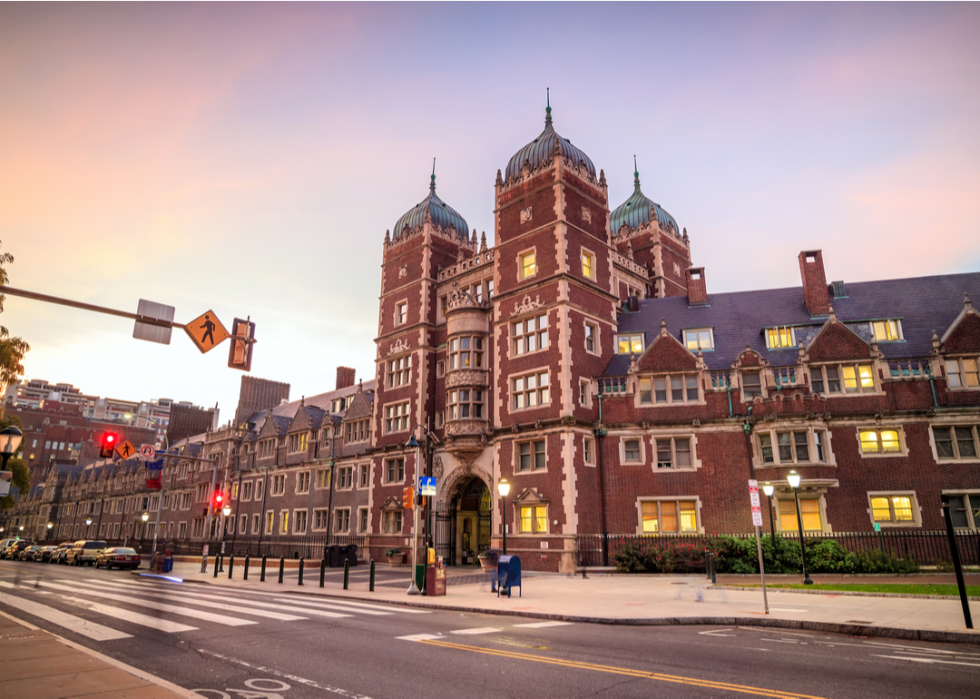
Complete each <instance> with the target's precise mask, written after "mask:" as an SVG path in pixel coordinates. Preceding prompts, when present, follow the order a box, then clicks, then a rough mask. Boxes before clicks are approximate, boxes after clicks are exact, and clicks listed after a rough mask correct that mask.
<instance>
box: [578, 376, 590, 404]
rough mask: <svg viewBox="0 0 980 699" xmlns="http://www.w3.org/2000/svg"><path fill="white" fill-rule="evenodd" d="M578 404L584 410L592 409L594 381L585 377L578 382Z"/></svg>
mask: <svg viewBox="0 0 980 699" xmlns="http://www.w3.org/2000/svg"><path fill="white" fill-rule="evenodd" d="M578 403H579V405H581V406H582V407H583V408H591V407H592V381H591V380H590V379H587V378H585V377H582V378H580V379H579V381H578Z"/></svg>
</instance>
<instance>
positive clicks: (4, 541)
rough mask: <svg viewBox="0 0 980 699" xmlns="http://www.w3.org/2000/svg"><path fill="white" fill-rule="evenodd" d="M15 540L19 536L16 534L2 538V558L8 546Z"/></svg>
mask: <svg viewBox="0 0 980 699" xmlns="http://www.w3.org/2000/svg"><path fill="white" fill-rule="evenodd" d="M15 541H17V537H15V536H14V537H10V538H9V539H2V540H0V558H3V557H4V554H5V553H7V547H8V546H10V545H11V544H12V543H14V542H15Z"/></svg>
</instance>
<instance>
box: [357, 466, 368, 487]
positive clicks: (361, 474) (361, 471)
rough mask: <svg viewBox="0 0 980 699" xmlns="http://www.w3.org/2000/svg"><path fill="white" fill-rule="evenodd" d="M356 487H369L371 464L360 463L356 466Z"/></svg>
mask: <svg viewBox="0 0 980 699" xmlns="http://www.w3.org/2000/svg"><path fill="white" fill-rule="evenodd" d="M357 473H358V485H357V487H358V488H370V487H371V464H360V465H358V467H357Z"/></svg>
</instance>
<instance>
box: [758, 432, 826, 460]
mask: <svg viewBox="0 0 980 699" xmlns="http://www.w3.org/2000/svg"><path fill="white" fill-rule="evenodd" d="M757 436H758V440H759V454H760V457H761V460H762V463H763V464H798V463H826V461H827V453H826V447H825V445H826V438H827V435H826V433H825V432H824V431H823V430H812V431H805V430H804V431H799V432H779V433H775V434H774V433H773V432H759V433H758V435H757ZM774 446H775V449H774Z"/></svg>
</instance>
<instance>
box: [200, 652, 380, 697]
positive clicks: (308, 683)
mask: <svg viewBox="0 0 980 699" xmlns="http://www.w3.org/2000/svg"><path fill="white" fill-rule="evenodd" d="M198 653H204V654H205V655H210V656H211V657H212V658H217V659H218V660H225V661H227V662H229V663H235V664H237V665H241V666H242V667H247V668H250V669H252V670H258V671H259V672H263V673H268V674H270V675H276V676H277V677H284V678H286V679H287V680H292V681H293V682H299V683H300V684H303V685H306V686H307V687H313V688H314V689H322V690H323V691H325V692H330V693H331V694H339V695H340V696H342V697H349V698H350V699H371V698H370V697H368V696H366V695H364V694H355V693H353V692H348V691H347V690H346V689H341V688H340V687H331V686H329V685H324V684H319V683H317V682H314V681H313V680H308V679H306V678H305V677H297V676H296V675H290V674H287V673H285V672H279V671H278V670H274V669H273V668H271V667H262V666H261V665H252V664H251V663H246V662H245V661H244V660H238V659H237V658H229V657H228V656H227V655H219V654H218V653H213V652H211V651H209V650H198Z"/></svg>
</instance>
